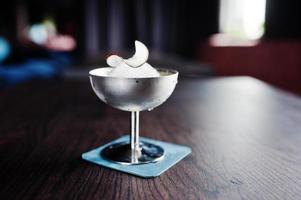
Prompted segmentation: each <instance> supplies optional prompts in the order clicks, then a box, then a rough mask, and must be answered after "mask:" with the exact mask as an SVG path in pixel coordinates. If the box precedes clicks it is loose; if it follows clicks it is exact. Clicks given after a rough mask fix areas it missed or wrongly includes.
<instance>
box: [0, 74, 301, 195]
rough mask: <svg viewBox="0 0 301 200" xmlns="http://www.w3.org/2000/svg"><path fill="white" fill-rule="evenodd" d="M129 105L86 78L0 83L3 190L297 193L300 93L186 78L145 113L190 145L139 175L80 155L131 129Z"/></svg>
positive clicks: (159, 134) (165, 134)
mask: <svg viewBox="0 0 301 200" xmlns="http://www.w3.org/2000/svg"><path fill="white" fill-rule="evenodd" d="M129 117H130V114H129V113H127V112H122V111H118V110H115V109H113V108H110V107H109V106H106V105H105V104H103V103H102V102H101V101H100V100H98V99H97V97H96V96H95V94H94V93H93V91H92V89H91V87H90V85H89V82H88V80H85V81H72V80H68V81H56V82H54V81H45V82H31V83H28V84H26V85H22V86H17V87H15V88H9V89H6V90H3V91H1V92H0V183H1V187H0V199H1V200H6V199H22V200H23V199H72V200H73V199H183V200H186V199H301V98H300V97H298V96H294V95H292V94H289V93H286V92H283V91H281V90H278V89H275V88H273V87H271V86H269V85H267V84H265V83H263V82H261V81H258V80H256V79H252V78H248V77H236V78H215V79H207V80H202V81H201V80H180V82H179V84H178V86H177V88H176V90H175V92H174V94H173V95H172V97H171V98H170V99H169V100H168V101H167V102H166V103H165V104H164V105H162V106H160V107H158V108H156V109H154V110H153V111H152V112H143V113H142V114H141V135H142V136H145V137H150V138H154V139H159V140H164V141H168V142H174V143H179V144H185V145H189V146H190V147H191V148H192V150H193V152H192V154H191V155H189V156H188V157H186V158H185V159H184V160H182V161H181V162H179V163H178V164H177V165H175V166H174V167H172V168H171V169H169V170H168V171H167V172H165V173H164V174H162V175H161V176H159V177H157V178H153V179H142V178H139V177H135V176H131V175H128V174H124V173H121V172H117V171H113V170H110V169H107V168H103V167H100V166H97V165H94V164H91V163H88V162H85V161H83V160H81V158H80V156H81V154H82V153H83V152H86V151H88V150H90V149H92V148H95V147H98V146H99V145H102V144H105V143H107V142H109V141H111V140H113V139H115V138H118V137H120V136H122V135H124V134H126V133H127V132H128V130H129V128H130V126H129Z"/></svg>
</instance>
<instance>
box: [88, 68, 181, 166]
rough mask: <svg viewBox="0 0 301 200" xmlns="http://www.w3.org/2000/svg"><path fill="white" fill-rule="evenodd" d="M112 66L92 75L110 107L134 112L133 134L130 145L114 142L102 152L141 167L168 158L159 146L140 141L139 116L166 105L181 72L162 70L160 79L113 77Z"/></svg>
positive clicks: (96, 90) (115, 160)
mask: <svg viewBox="0 0 301 200" xmlns="http://www.w3.org/2000/svg"><path fill="white" fill-rule="evenodd" d="M111 70H112V68H110V67H104V68H98V69H94V70H91V71H90V72H89V75H90V82H91V85H92V88H93V90H94V92H95V93H96V95H97V96H98V97H99V98H100V99H101V100H102V101H103V102H105V103H106V104H108V105H110V106H112V107H114V108H117V109H119V110H123V111H128V112H131V134H130V140H129V141H128V142H120V143H114V144H112V145H109V146H107V147H106V148H104V149H103V150H102V151H101V156H102V157H103V158H105V159H107V160H110V161H112V162H116V163H120V164H125V165H137V164H145V163H150V162H157V161H159V160H161V159H163V158H164V149H163V148H162V147H160V146H158V145H156V144H152V143H149V142H142V141H141V142H140V141H139V113H140V111H145V110H149V111H150V110H152V109H153V108H155V107H157V106H159V105H160V104H162V103H163V102H165V101H166V100H167V99H168V98H169V96H170V95H171V94H172V92H173V91H174V89H175V86H176V84H177V79H178V72H177V71H175V70H171V69H160V68H158V69H157V70H158V72H159V73H160V76H159V77H147V78H124V77H112V76H109V72H110V71H111Z"/></svg>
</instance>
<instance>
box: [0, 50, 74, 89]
mask: <svg viewBox="0 0 301 200" xmlns="http://www.w3.org/2000/svg"><path fill="white" fill-rule="evenodd" d="M70 63H71V59H70V57H69V56H68V55H67V54H64V53H50V54H49V58H47V59H38V58H32V59H28V60H26V61H25V62H23V63H18V64H10V65H1V64H0V88H3V87H6V86H10V85H15V84H18V83H22V82H25V81H28V80H32V79H50V78H53V77H56V76H59V75H60V74H61V72H62V70H63V69H64V68H65V67H66V65H68V64H70Z"/></svg>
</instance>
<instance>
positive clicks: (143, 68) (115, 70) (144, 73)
mask: <svg viewBox="0 0 301 200" xmlns="http://www.w3.org/2000/svg"><path fill="white" fill-rule="evenodd" d="M135 49H136V51H135V54H134V55H133V57H131V58H129V59H123V58H122V57H119V56H117V55H112V56H110V57H108V58H107V64H108V65H109V66H111V67H112V70H111V72H110V73H109V75H110V76H112V77H123V78H148V77H159V76H160V73H159V72H158V71H157V70H156V69H155V68H153V67H152V66H151V65H150V64H148V63H147V62H146V61H147V59H148V49H147V47H146V46H145V45H144V44H143V43H142V42H139V41H135Z"/></svg>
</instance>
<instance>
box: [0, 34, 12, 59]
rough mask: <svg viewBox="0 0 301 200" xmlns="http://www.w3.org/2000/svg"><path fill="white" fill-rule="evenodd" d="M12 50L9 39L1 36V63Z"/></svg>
mask: <svg viewBox="0 0 301 200" xmlns="http://www.w3.org/2000/svg"><path fill="white" fill-rule="evenodd" d="M10 52H11V48H10V45H9V43H8V41H7V40H6V39H4V38H3V37H0V63H1V62H2V61H4V60H5V59H6V58H7V57H8V56H9V54H10Z"/></svg>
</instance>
